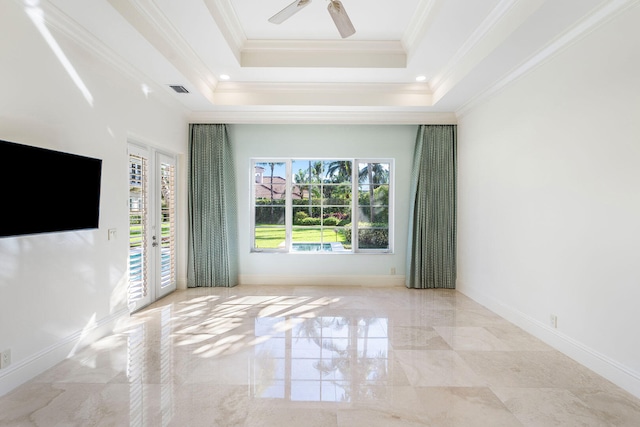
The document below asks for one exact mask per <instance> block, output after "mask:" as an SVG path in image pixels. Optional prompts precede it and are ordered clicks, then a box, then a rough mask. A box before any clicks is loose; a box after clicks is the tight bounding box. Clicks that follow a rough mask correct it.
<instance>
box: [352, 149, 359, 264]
mask: <svg viewBox="0 0 640 427" xmlns="http://www.w3.org/2000/svg"><path fill="white" fill-rule="evenodd" d="M358 162H359V160H358V159H353V163H352V166H351V251H352V252H354V253H356V252H358V251H359V250H358V221H359V211H360V203H359V201H358V197H359V195H360V193H359V191H358Z"/></svg>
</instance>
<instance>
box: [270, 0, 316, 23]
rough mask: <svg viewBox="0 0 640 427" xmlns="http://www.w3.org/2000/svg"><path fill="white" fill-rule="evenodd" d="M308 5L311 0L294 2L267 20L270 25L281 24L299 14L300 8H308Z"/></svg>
mask: <svg viewBox="0 0 640 427" xmlns="http://www.w3.org/2000/svg"><path fill="white" fill-rule="evenodd" d="M310 3H311V0H295V1H294V2H293V3H291V4H290V5H289V6H287V7H285V8H284V9H282V10H281V11H280V12H278V13H276V14H275V15H273V16H272V17H271V18H269V22H271V23H272V24H282V23H283V22H284V21H286V20H287V19H289V18H291V17H292V16H293V15H295V14H296V13H298V12H300V11H301V10H302V8H304V7H306V6H308V5H309V4H310Z"/></svg>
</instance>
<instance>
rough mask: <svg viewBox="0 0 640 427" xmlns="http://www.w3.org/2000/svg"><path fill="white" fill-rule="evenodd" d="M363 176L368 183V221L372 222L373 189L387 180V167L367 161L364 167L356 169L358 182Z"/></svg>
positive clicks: (373, 216) (361, 180)
mask: <svg viewBox="0 0 640 427" xmlns="http://www.w3.org/2000/svg"><path fill="white" fill-rule="evenodd" d="M365 178H366V179H367V183H368V184H369V211H370V214H369V221H370V222H371V223H374V222H375V213H374V210H373V198H374V193H373V190H375V189H376V188H377V187H379V186H380V185H381V184H386V183H388V182H389V169H388V168H385V167H384V166H383V164H382V163H367V164H366V165H365V167H363V168H362V169H360V170H359V171H358V179H359V180H360V182H363V181H364V180H365Z"/></svg>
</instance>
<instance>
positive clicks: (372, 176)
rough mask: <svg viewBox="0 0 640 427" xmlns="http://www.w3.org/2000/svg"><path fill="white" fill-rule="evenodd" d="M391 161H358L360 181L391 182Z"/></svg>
mask: <svg viewBox="0 0 640 427" xmlns="http://www.w3.org/2000/svg"><path fill="white" fill-rule="evenodd" d="M389 168H390V165H389V163H358V182H360V183H361V184H373V185H379V184H389Z"/></svg>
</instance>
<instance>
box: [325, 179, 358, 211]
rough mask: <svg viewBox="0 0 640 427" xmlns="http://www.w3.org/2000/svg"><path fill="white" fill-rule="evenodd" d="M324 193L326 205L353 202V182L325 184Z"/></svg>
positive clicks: (340, 204)
mask: <svg viewBox="0 0 640 427" xmlns="http://www.w3.org/2000/svg"><path fill="white" fill-rule="evenodd" d="M322 193H323V196H324V201H323V202H324V204H325V205H338V206H344V205H349V204H351V184H347V183H345V184H340V185H324V186H323V188H322Z"/></svg>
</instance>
